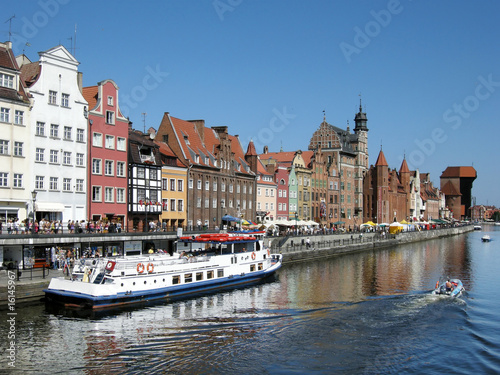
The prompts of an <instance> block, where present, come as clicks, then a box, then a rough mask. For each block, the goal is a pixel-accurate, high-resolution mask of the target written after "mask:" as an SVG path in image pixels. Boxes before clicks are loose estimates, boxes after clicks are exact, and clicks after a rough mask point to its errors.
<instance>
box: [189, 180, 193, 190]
mask: <svg viewBox="0 0 500 375" xmlns="http://www.w3.org/2000/svg"><path fill="white" fill-rule="evenodd" d="M188 188H189V189H192V188H193V179H192V178H190V179H189V181H188Z"/></svg>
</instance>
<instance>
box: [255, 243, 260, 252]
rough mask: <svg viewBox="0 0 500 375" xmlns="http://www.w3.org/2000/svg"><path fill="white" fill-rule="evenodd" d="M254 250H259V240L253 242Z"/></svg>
mask: <svg viewBox="0 0 500 375" xmlns="http://www.w3.org/2000/svg"><path fill="white" fill-rule="evenodd" d="M255 250H257V251H259V250H260V242H259V241H257V242H255Z"/></svg>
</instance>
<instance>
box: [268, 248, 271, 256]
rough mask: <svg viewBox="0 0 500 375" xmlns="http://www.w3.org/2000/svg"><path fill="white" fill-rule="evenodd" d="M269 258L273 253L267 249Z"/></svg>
mask: <svg viewBox="0 0 500 375" xmlns="http://www.w3.org/2000/svg"><path fill="white" fill-rule="evenodd" d="M267 256H268V257H270V256H271V251H269V249H267Z"/></svg>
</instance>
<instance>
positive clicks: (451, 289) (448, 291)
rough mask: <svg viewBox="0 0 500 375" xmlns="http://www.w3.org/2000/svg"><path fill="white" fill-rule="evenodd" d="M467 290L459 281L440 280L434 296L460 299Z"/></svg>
mask: <svg viewBox="0 0 500 375" xmlns="http://www.w3.org/2000/svg"><path fill="white" fill-rule="evenodd" d="M464 290H465V288H464V286H463V284H462V281H461V280H459V279H439V280H438V281H437V282H436V288H435V289H434V290H433V291H432V294H442V295H446V296H450V297H460V295H461V294H462V292H463V291H464Z"/></svg>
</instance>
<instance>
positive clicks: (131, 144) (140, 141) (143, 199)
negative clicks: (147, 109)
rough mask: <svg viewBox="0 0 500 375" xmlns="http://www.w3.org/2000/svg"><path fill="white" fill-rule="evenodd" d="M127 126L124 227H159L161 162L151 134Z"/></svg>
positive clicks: (148, 229)
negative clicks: (126, 187) (126, 211)
mask: <svg viewBox="0 0 500 375" xmlns="http://www.w3.org/2000/svg"><path fill="white" fill-rule="evenodd" d="M151 134H152V133H150V134H144V133H142V132H140V131H137V130H133V129H129V136H128V190H127V192H128V197H127V198H128V199H127V203H128V215H127V217H128V222H127V230H128V231H131V230H135V231H140V232H143V231H144V232H146V231H150V230H156V229H158V228H159V226H158V223H159V221H160V215H161V213H162V204H161V203H162V190H161V182H162V162H161V155H160V151H159V147H158V145H157V144H156V143H155V142H154V140H153V139H154V135H151Z"/></svg>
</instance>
